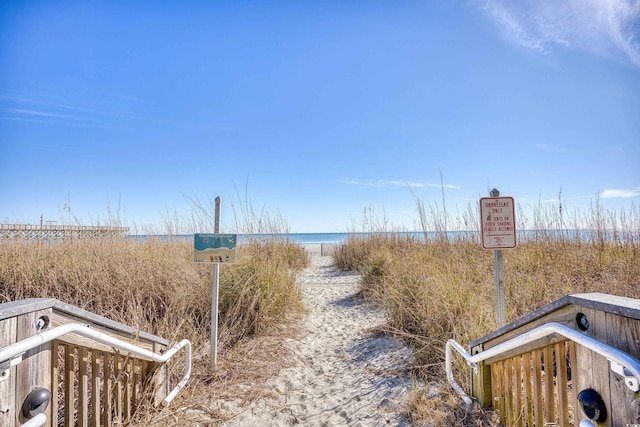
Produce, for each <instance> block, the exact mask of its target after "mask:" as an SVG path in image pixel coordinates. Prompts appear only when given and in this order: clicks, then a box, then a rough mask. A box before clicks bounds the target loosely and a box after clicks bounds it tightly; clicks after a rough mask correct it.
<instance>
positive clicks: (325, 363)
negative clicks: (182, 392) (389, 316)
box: [225, 245, 412, 426]
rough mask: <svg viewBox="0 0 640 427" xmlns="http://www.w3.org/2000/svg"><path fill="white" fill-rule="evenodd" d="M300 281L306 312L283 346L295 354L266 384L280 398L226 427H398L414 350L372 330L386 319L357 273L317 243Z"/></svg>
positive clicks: (311, 248)
mask: <svg viewBox="0 0 640 427" xmlns="http://www.w3.org/2000/svg"><path fill="white" fill-rule="evenodd" d="M307 250H308V251H309V252H310V254H311V263H310V266H309V267H308V268H307V269H305V270H304V271H302V272H301V273H300V274H299V276H298V279H297V283H298V286H300V289H301V291H302V295H303V299H304V303H305V304H306V306H307V309H308V313H307V315H306V319H305V324H304V333H303V334H302V336H301V337H299V338H297V339H288V340H286V342H285V345H286V346H287V347H288V348H289V349H290V351H291V353H292V354H293V357H294V358H295V361H294V364H293V366H292V367H289V368H285V369H283V370H282V371H280V374H279V375H278V377H277V378H275V379H273V380H271V381H270V384H269V385H270V386H271V387H273V389H274V390H275V391H276V392H277V395H278V396H279V397H278V398H277V399H274V398H263V399H261V400H257V401H255V402H253V403H252V404H251V405H250V406H248V407H246V408H244V409H243V410H242V412H240V413H239V414H238V415H236V416H235V417H233V418H232V419H231V420H229V421H228V422H227V423H226V424H225V425H227V426H288V425H303V426H386V425H393V426H403V425H409V423H408V422H407V421H406V420H405V419H404V417H403V416H402V415H401V411H402V406H403V404H404V400H405V398H406V396H407V393H408V391H409V389H410V388H411V386H412V382H411V379H410V378H409V376H408V373H407V367H408V365H409V361H410V358H411V351H410V350H409V349H408V348H406V347H405V346H403V345H402V343H401V342H400V341H398V340H396V339H393V338H389V337H380V336H376V335H375V334H372V333H371V332H370V329H371V328H373V327H375V326H378V325H381V324H383V323H384V316H383V315H382V314H381V313H380V312H379V311H378V310H376V309H375V308H374V307H372V306H369V305H367V304H365V303H364V302H363V301H362V300H361V299H360V298H358V295H357V293H358V288H359V286H358V283H359V281H360V276H358V275H356V274H352V273H348V272H341V271H339V270H337V269H336V268H335V267H333V266H332V265H331V257H330V256H320V246H319V245H315V246H308V247H307Z"/></svg>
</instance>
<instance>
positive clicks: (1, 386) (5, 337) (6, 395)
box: [0, 317, 18, 427]
mask: <svg viewBox="0 0 640 427" xmlns="http://www.w3.org/2000/svg"><path fill="white" fill-rule="evenodd" d="M17 334H18V319H17V318H16V317H12V318H9V319H5V320H3V321H1V322H0V347H6V346H8V345H10V344H13V343H15V342H16V337H17ZM2 377H3V378H4V379H3V380H2V381H0V427H13V426H15V425H16V424H17V423H18V419H17V414H18V410H17V408H16V399H15V397H16V395H15V392H16V367H15V366H14V367H12V368H11V369H8V370H7V371H5V372H4V373H3V374H2Z"/></svg>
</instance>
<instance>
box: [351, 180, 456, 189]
mask: <svg viewBox="0 0 640 427" xmlns="http://www.w3.org/2000/svg"><path fill="white" fill-rule="evenodd" d="M340 182H342V183H344V184H351V185H362V186H366V187H378V188H388V187H410V188H426V187H435V188H442V187H444V188H453V189H458V188H460V186H459V185H452V184H444V185H441V184H431V183H427V182H408V181H387V180H382V179H378V180H367V181H358V180H353V179H345V180H342V181H340Z"/></svg>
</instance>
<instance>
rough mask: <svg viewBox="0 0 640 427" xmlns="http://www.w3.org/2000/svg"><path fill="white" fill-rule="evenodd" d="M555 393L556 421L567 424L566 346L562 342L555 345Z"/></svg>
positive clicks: (565, 425) (566, 425) (563, 425)
mask: <svg viewBox="0 0 640 427" xmlns="http://www.w3.org/2000/svg"><path fill="white" fill-rule="evenodd" d="M555 353H556V393H557V394H558V423H559V424H560V427H568V426H569V398H568V396H567V391H568V384H567V348H566V345H565V343H564V342H561V343H558V344H556V345H555Z"/></svg>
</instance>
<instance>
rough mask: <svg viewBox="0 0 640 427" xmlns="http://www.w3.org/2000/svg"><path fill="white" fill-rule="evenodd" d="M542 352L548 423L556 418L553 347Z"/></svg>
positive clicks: (548, 347) (546, 419)
mask: <svg viewBox="0 0 640 427" xmlns="http://www.w3.org/2000/svg"><path fill="white" fill-rule="evenodd" d="M542 352H543V355H544V403H545V404H544V414H545V417H544V419H545V421H546V422H548V423H553V422H555V420H556V415H555V402H554V394H553V389H554V387H553V348H552V347H551V346H547V347H545V348H544V349H543V350H542Z"/></svg>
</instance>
